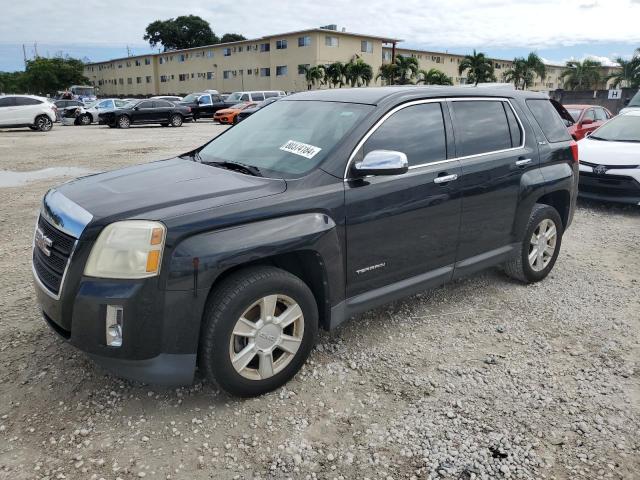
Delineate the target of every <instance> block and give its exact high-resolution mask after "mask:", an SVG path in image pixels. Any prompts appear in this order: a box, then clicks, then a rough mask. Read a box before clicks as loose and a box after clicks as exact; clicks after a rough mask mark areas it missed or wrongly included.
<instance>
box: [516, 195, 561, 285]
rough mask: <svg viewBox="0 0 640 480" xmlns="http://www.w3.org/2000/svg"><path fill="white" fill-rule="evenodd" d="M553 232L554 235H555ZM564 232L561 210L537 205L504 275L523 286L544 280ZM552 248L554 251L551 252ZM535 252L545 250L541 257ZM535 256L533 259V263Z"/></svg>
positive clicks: (558, 249) (557, 251) (551, 266)
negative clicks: (541, 236) (521, 283)
mask: <svg viewBox="0 0 640 480" xmlns="http://www.w3.org/2000/svg"><path fill="white" fill-rule="evenodd" d="M553 231H555V235H553V234H552V232H553ZM543 233H544V235H543V238H540V239H539V240H538V241H539V243H536V238H539V237H540V235H539V234H543ZM563 233H564V228H563V225H562V219H561V218H560V214H559V213H558V211H557V210H556V209H555V208H553V207H551V206H549V205H543V204H540V203H536V204H535V205H534V206H533V209H532V210H531V215H530V217H529V222H528V223H527V227H526V228H525V233H524V237H523V239H522V242H521V243H520V247H519V248H518V251H517V253H516V254H515V255H514V257H513V258H512V259H511V260H509V261H508V262H506V263H505V264H504V270H505V273H506V274H507V275H508V276H510V277H511V278H515V279H516V280H520V281H521V282H524V283H534V282H539V281H540V280H542V279H544V278H545V277H546V276H547V275H549V272H551V270H552V269H553V266H554V265H555V263H556V259H557V258H558V254H559V253H560V247H561V245H562V235H563ZM534 235H535V237H534ZM551 245H552V246H553V248H552V251H549V250H550V249H551ZM542 247H544V248H542ZM534 250H535V252H540V251H543V254H542V256H540V255H539V254H536V253H534ZM532 256H533V260H531V257H532Z"/></svg>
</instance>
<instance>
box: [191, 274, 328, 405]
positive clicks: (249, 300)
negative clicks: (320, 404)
mask: <svg viewBox="0 0 640 480" xmlns="http://www.w3.org/2000/svg"><path fill="white" fill-rule="evenodd" d="M274 298H275V299H276V300H274ZM270 299H271V300H270ZM296 306H297V307H299V309H298V308H296ZM270 311H272V312H273V314H274V315H273V316H268V313H270ZM286 312H290V315H289V316H288V318H289V319H293V318H294V315H295V319H293V320H292V321H291V323H288V324H287V326H286V327H285V328H284V329H282V328H280V327H279V325H278V323H277V322H278V319H282V318H283V317H285V316H284V315H282V314H283V313H286ZM281 315H282V316H281ZM241 317H243V319H246V321H244V320H241ZM274 320H275V321H274ZM317 330H318V307H317V305H316V301H315V298H314V296H313V293H312V292H311V290H310V289H309V287H308V286H307V285H306V284H305V283H304V282H303V281H302V280H300V279H299V278H298V277H296V276H294V275H291V274H290V273H288V272H286V271H284V270H281V269H278V268H275V267H253V268H247V269H244V270H240V271H238V272H236V273H234V274H232V275H230V276H229V277H228V278H227V279H225V280H223V281H222V283H221V284H220V285H218V286H217V287H215V288H214V290H213V291H212V292H211V295H210V296H209V300H208V301H207V306H206V308H205V313H204V317H203V326H202V331H201V335H200V348H199V351H198V364H199V367H200V368H201V369H202V370H203V372H204V375H205V377H206V378H207V380H209V381H210V382H212V383H215V384H218V385H219V386H220V387H221V388H222V389H223V390H225V391H227V392H228V393H230V394H232V395H236V396H239V397H252V396H257V395H261V394H263V393H266V392H269V391H271V390H274V389H276V388H278V387H280V386H282V385H284V384H285V383H286V382H287V381H289V380H290V379H291V378H292V377H293V376H294V375H295V374H296V373H297V372H298V370H300V368H301V367H302V365H303V364H304V362H305V360H306V359H307V357H308V356H309V353H310V352H311V349H312V347H313V345H314V342H315V338H316V334H317ZM236 332H240V333H236ZM247 332H249V333H247ZM251 332H252V333H251ZM282 333H284V334H285V335H284V336H282ZM292 340H295V342H293V341H292ZM252 345H253V347H252ZM285 345H287V346H286V349H281V348H280V346H283V347H284V346H285ZM269 351H271V353H269ZM242 352H247V353H246V354H244V355H239V354H240V353H242ZM232 356H233V357H234V358H235V362H236V364H235V366H234V361H233V360H232ZM269 359H270V361H269ZM243 360H244V361H243ZM240 364H242V365H240ZM243 365H245V366H243ZM269 366H270V367H271V369H269Z"/></svg>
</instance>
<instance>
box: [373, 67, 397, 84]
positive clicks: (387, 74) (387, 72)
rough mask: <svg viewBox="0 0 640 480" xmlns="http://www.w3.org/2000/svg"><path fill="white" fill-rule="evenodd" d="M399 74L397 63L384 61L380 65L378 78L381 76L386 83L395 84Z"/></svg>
mask: <svg viewBox="0 0 640 480" xmlns="http://www.w3.org/2000/svg"><path fill="white" fill-rule="evenodd" d="M397 75H398V66H397V65H396V64H395V63H384V64H382V65H380V69H379V70H378V75H376V80H377V79H378V78H380V79H382V81H383V83H384V84H385V85H393V83H394V82H395V79H396V77H397Z"/></svg>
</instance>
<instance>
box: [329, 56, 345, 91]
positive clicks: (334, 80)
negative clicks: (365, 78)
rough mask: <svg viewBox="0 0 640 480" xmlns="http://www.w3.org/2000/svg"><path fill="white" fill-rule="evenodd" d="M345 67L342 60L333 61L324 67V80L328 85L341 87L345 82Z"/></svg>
mask: <svg viewBox="0 0 640 480" xmlns="http://www.w3.org/2000/svg"><path fill="white" fill-rule="evenodd" d="M345 67H346V65H345V64H344V63H342V62H333V63H330V64H329V65H327V66H326V67H325V69H324V75H325V78H324V82H325V83H326V84H327V85H329V86H330V87H331V86H333V87H336V86H337V87H340V88H342V87H343V86H344V84H345V78H344V77H345V70H346V69H345Z"/></svg>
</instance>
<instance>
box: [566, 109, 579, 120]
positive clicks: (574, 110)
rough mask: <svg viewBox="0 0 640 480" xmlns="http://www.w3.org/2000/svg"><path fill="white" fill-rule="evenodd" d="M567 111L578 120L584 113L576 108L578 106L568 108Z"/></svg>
mask: <svg viewBox="0 0 640 480" xmlns="http://www.w3.org/2000/svg"><path fill="white" fill-rule="evenodd" d="M567 112H569V114H570V115H571V116H572V117H573V119H574V120H575V121H576V122H577V121H578V119H579V118H580V114H581V113H582V110H579V109H576V108H567Z"/></svg>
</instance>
